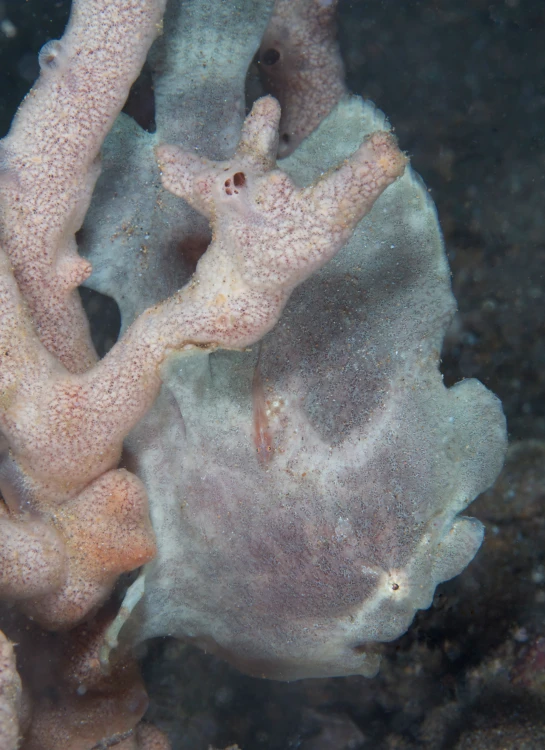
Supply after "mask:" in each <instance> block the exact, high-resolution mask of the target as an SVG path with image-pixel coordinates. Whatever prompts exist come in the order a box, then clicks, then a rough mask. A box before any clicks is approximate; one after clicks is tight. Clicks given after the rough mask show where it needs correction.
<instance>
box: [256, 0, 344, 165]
mask: <svg viewBox="0 0 545 750" xmlns="http://www.w3.org/2000/svg"><path fill="white" fill-rule="evenodd" d="M337 2H338V0H277V1H276V3H275V6H274V13H273V15H272V18H271V20H270V22H269V25H268V27H267V31H266V32H265V34H264V36H263V40H262V42H261V46H260V48H259V66H260V73H261V77H262V80H263V82H264V84H265V87H266V89H267V90H268V91H269V92H270V93H271V94H273V96H275V97H276V98H277V99H278V101H279V102H280V105H281V107H282V118H281V120H280V142H279V147H278V155H279V156H280V158H283V157H286V156H289V154H291V153H292V152H293V151H294V149H296V148H297V146H298V145H299V144H300V143H301V141H302V140H303V139H304V138H306V137H307V135H309V134H310V133H311V132H312V131H313V130H314V129H315V128H316V127H317V126H318V125H319V124H320V122H321V121H322V120H323V118H324V117H325V116H326V115H327V114H328V113H329V112H330V111H331V110H332V109H333V107H334V106H335V105H336V104H337V102H338V101H339V99H340V98H341V97H342V96H343V95H344V94H346V87H345V85H344V69H343V64H342V60H341V56H340V52H339V49H338V46H337V40H336V24H335V10H336V7H337Z"/></svg>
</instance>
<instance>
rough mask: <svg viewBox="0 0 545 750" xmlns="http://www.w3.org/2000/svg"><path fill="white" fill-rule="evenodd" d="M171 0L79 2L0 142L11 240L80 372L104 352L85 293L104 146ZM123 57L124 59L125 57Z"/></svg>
mask: <svg viewBox="0 0 545 750" xmlns="http://www.w3.org/2000/svg"><path fill="white" fill-rule="evenodd" d="M163 9H164V0H128V1H127V2H123V3H121V2H111V0H94V1H93V2H86V0H76V2H74V4H73V8H72V15H71V18H70V22H69V24H68V28H67V30H66V33H65V34H64V36H63V38H62V39H61V40H60V41H51V42H48V43H47V44H46V45H45V47H44V48H43V49H42V51H41V53H40V68H41V75H40V78H39V80H38V82H37V84H36V85H35V86H34V88H33V89H32V91H31V92H30V93H29V94H28V96H27V98H26V99H25V101H24V102H23V104H22V105H21V107H20V108H19V112H18V113H17V116H16V117H15V119H14V121H13V125H12V127H11V130H10V132H9V134H8V135H7V136H6V138H4V139H3V141H2V142H1V143H0V208H1V211H2V224H3V226H2V235H1V242H2V245H3V247H4V250H5V251H6V252H7V253H8V255H9V257H10V260H11V263H12V264H13V269H14V273H15V278H16V280H17V283H18V285H19V287H20V289H21V292H22V293H23V295H24V297H25V299H26V301H27V303H28V305H29V308H30V310H31V313H32V318H33V321H34V325H35V326H36V329H37V331H38V334H39V336H40V338H41V340H42V341H43V343H44V345H45V346H46V347H47V349H48V350H49V351H50V352H52V353H53V354H55V355H56V356H57V357H58V358H59V359H60V360H61V362H63V364H64V365H65V366H66V367H67V368H68V369H69V370H71V371H73V372H81V371H83V370H85V369H87V368H88V367H89V366H90V365H91V364H92V363H93V362H94V361H95V359H96V357H95V354H94V351H93V349H92V345H91V343H90V339H89V334H88V325H87V320H86V318H85V315H84V313H83V310H82V308H81V304H80V302H79V298H78V295H77V294H76V292H75V289H76V287H77V286H79V285H80V284H81V283H82V282H83V281H84V280H85V279H86V278H87V277H88V276H89V274H90V273H91V266H90V264H89V263H88V261H86V260H83V259H82V258H80V257H79V256H78V255H77V250H76V243H75V239H74V233H75V232H76V231H77V230H78V229H79V228H80V226H81V223H82V221H83V218H84V216H85V212H86V211H87V208H88V205H89V201H90V199H91V193H92V191H93V188H94V185H95V181H96V179H97V177H98V174H99V162H98V157H99V150H100V147H101V144H102V141H103V140H104V137H105V135H106V133H107V132H108V131H109V129H110V127H111V126H112V123H113V121H114V119H115V117H116V115H117V114H118V112H119V111H120V109H121V107H122V106H123V103H124V101H125V99H126V98H127V94H128V91H129V88H130V85H131V84H132V82H133V81H134V79H135V78H136V76H137V75H138V73H139V72H140V69H141V67H142V65H143V63H144V60H145V57H146V54H147V50H148V48H149V45H150V44H151V42H152V41H153V38H154V37H155V36H156V34H157V28H158V27H157V24H158V22H159V21H160V18H161V13H162V11H163ZM120 61H123V64H122V65H120Z"/></svg>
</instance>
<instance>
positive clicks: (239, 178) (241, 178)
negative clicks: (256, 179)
mask: <svg viewBox="0 0 545 750" xmlns="http://www.w3.org/2000/svg"><path fill="white" fill-rule="evenodd" d="M233 182H234V183H235V187H242V186H243V185H245V184H246V176H245V175H244V172H237V173H236V174H235V176H234V177H233Z"/></svg>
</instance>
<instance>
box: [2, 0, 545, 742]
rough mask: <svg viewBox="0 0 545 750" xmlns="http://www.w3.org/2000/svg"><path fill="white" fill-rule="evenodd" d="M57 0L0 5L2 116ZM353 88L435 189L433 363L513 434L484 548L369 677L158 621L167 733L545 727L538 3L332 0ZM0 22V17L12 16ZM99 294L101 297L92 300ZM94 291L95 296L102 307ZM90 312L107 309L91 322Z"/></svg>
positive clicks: (426, 732) (416, 736)
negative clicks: (194, 640) (166, 628)
mask: <svg viewBox="0 0 545 750" xmlns="http://www.w3.org/2000/svg"><path fill="white" fill-rule="evenodd" d="M68 5H69V4H68V3H66V2H43V0H42V2H41V3H38V2H26V3H20V4H17V3H3V4H0V22H2V20H5V19H8V18H9V20H10V21H11V22H12V23H13V24H14V26H15V29H16V32H17V33H16V35H15V36H11V35H10V33H6V31H5V29H6V28H8V27H5V25H4V26H2V28H3V29H4V31H2V33H0V65H1V66H2V70H3V71H5V74H4V76H3V79H2V81H1V82H0V85H1V87H2V88H1V90H0V127H1V129H2V134H3V132H4V131H5V129H6V128H7V125H8V123H9V121H10V119H11V117H12V114H13V110H14V108H15V107H16V106H17V104H18V102H19V100H20V98H21V96H22V95H23V94H24V92H25V91H26V90H27V89H28V86H29V85H30V83H31V81H32V80H33V76H34V72H33V71H34V68H33V65H34V61H35V60H36V53H37V51H38V49H39V48H40V47H41V45H42V44H43V43H44V42H45V41H46V40H47V39H48V38H50V37H53V38H55V37H56V36H58V35H59V34H60V30H61V29H62V27H63V26H64V22H65V18H66V12H67V10H68ZM340 24H341V44H342V51H343V56H344V60H345V64H346V68H347V80H348V85H349V88H350V89H351V90H352V91H353V92H355V93H358V94H362V95H363V96H365V97H369V98H370V99H372V100H373V101H374V102H375V104H376V105H377V106H378V107H380V108H381V109H382V110H383V111H384V112H385V113H386V114H387V116H388V118H389V119H390V121H391V122H392V124H393V126H394V127H395V131H396V134H397V136H398V138H399V140H400V144H401V147H402V148H403V149H405V150H406V151H408V152H409V154H410V156H411V160H412V165H413V167H414V169H415V170H416V171H417V172H419V173H420V174H421V175H422V176H423V178H424V180H425V182H426V184H427V186H428V188H429V189H430V191H431V195H432V197H433V199H434V201H435V202H436V204H437V208H438V212H439V217H440V220H441V225H442V228H443V232H444V235H445V242H446V246H447V251H448V255H449V262H450V265H451V269H452V274H453V287H454V293H455V296H456V299H457V301H458V305H459V312H458V314H457V315H456V318H455V320H454V322H453V324H452V326H451V328H450V330H449V333H448V335H447V339H446V342H445V347H444V351H443V366H442V370H443V372H444V374H445V380H446V383H447V385H451V384H453V383H455V382H457V381H459V380H460V379H462V378H464V377H476V378H478V379H480V380H481V381H482V382H483V383H484V384H485V385H486V386H487V387H488V388H490V389H491V390H492V391H494V392H495V393H496V394H497V395H498V396H499V397H500V398H501V399H502V402H503V405H504V409H505V412H506V415H507V419H508V426H509V431H510V440H511V443H512V445H511V449H510V452H509V455H508V459H507V463H506V466H505V468H504V470H503V472H502V475H501V477H500V479H499V481H498V483H497V484H496V487H495V488H494V489H492V490H490V491H488V492H487V493H485V494H484V495H483V496H482V497H481V498H479V499H478V500H477V501H476V502H475V503H474V504H473V505H472V506H471V508H470V512H471V515H474V516H476V517H477V518H478V519H479V520H481V521H482V522H483V523H484V524H485V527H486V536H485V541H484V543H483V547H482V549H481V550H480V552H479V553H478V555H477V557H476V558H475V560H474V561H473V562H472V563H471V565H470V566H469V568H468V569H467V570H466V571H464V573H463V574H462V575H460V576H459V577H458V578H456V579H454V580H453V581H450V582H448V583H445V584H442V585H441V586H439V588H438V590H437V593H436V596H435V600H434V604H433V606H432V607H431V609H430V610H428V611H425V612H419V613H418V614H417V616H416V619H415V622H414V624H413V626H412V627H411V629H410V631H409V632H408V633H407V634H406V635H405V636H403V637H402V638H401V639H398V640H397V641H395V642H394V643H391V644H387V645H384V646H382V647H381V651H382V665H381V671H380V673H379V675H378V676H377V677H376V678H374V679H373V680H368V679H366V678H363V677H347V678H334V679H328V680H307V681H301V682H294V683H289V684H284V683H275V682H268V681H260V680H256V679H252V678H249V677H246V676H243V675H241V674H239V673H238V672H236V671H235V670H234V669H232V668H231V667H229V666H228V665H226V664H225V663H223V662H221V661H219V660H217V659H215V658H213V657H211V656H207V655H205V654H202V653H201V652H199V651H197V650H196V649H193V648H192V647H190V646H186V645H185V644H183V643H180V642H176V641H173V640H168V639H158V640H156V641H153V642H151V643H150V644H147V646H146V647H145V648H144V649H143V652H142V659H143V664H144V674H145V678H146V683H147V687H148V690H149V693H150V698H151V705H150V709H149V712H148V718H149V719H150V720H151V721H153V722H155V723H156V724H158V725H159V726H161V727H162V728H164V729H166V730H168V732H169V733H170V735H171V737H172V739H173V747H174V748H180V750H181V749H184V750H185V749H187V750H189V748H191V749H192V750H200V749H201V748H202V750H206V748H208V746H209V745H213V746H216V747H222V748H223V747H225V746H226V745H227V744H229V743H235V742H236V743H238V745H239V747H240V748H243V750H253V749H254V748H256V749H260V748H263V749H264V750H273V749H278V750H280V749H284V748H300V749H302V750H321V748H324V750H325V748H331V749H332V750H349V749H351V750H368V749H369V750H370V748H378V749H379V750H382V749H384V750H389V749H392V750H393V749H394V748H395V749H396V750H397V749H399V750H405V749H407V750H409V749H410V750H412V749H413V748H424V750H443V749H444V750H446V749H447V748H456V749H457V750H462V748H470V747H472V748H479V750H480V749H481V748H482V749H486V748H488V747H491V748H492V747H493V748H498V747H506V748H507V747H509V748H511V747H513V748H515V747H516V748H525V749H533V748H536V749H537V748H540V747H543V746H544V745H545V720H544V718H543V717H544V716H545V712H544V708H545V624H544V620H545V563H544V561H543V550H544V549H545V544H544V542H545V539H544V535H545V512H544V511H545V468H544V467H545V387H544V386H545V336H544V333H545V305H544V301H545V282H544V278H545V227H544V221H545V219H544V216H543V208H542V207H543V197H544V187H545V186H544V178H543V173H544V167H545V147H544V146H545V84H544V81H545V75H544V73H545V45H544V44H543V34H544V33H545V8H544V7H543V4H542V3H541V2H539V1H538V0H527V1H526V2H525V1H524V0H520V1H519V2H517V0H509V1H507V2H501V3H500V2H496V3H490V2H489V1H488V2H485V1H484V0H463V1H462V2H460V3H457V4H453V3H451V2H448V1H447V0H439V1H438V2H431V0H425V1H423V2H419V3H416V2H410V3H404V4H401V3H399V4H396V12H395V13H392V12H391V6H390V4H388V3H383V2H379V0H369V1H367V2H365V3H358V2H341V4H340ZM8 30H9V29H8ZM93 304H96V303H93ZM103 314H104V313H103V311H102V309H100V308H99V309H98V310H97V311H96V315H97V316H98V317H99V318H100V316H101V315H103ZM99 322H100V324H102V322H101V321H99Z"/></svg>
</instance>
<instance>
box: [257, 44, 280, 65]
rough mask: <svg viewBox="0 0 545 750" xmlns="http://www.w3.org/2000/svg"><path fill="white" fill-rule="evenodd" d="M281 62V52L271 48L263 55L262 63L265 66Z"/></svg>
mask: <svg viewBox="0 0 545 750" xmlns="http://www.w3.org/2000/svg"><path fill="white" fill-rule="evenodd" d="M279 60H280V52H279V51H278V50H277V49H274V48H273V47H271V49H267V50H265V52H264V53H263V54H262V55H261V62H262V63H263V65H274V64H275V63H277V62H278V61H279Z"/></svg>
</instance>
